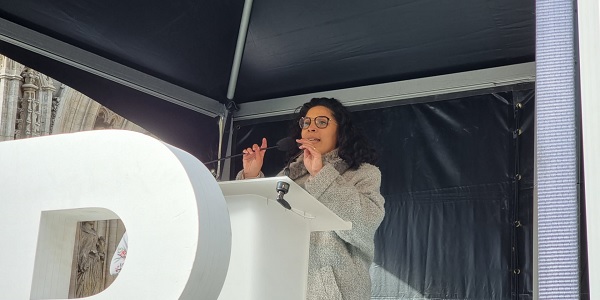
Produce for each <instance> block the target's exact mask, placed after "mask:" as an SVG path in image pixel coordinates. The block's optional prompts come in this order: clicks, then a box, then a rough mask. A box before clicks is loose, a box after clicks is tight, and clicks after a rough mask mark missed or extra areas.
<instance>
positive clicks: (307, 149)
mask: <svg viewBox="0 0 600 300" xmlns="http://www.w3.org/2000/svg"><path fill="white" fill-rule="evenodd" d="M296 142H298V143H299V144H301V145H300V147H299V148H300V149H302V150H304V166H305V167H306V170H308V173H310V175H311V176H315V175H317V173H319V171H321V169H322V168H323V157H322V156H321V153H320V152H319V151H318V150H317V148H315V146H314V145H313V144H312V143H311V142H309V141H308V140H307V139H299V140H296Z"/></svg>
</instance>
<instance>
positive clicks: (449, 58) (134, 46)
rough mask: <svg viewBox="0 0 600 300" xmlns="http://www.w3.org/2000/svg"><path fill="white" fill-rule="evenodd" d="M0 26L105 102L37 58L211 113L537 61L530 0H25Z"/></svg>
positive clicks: (16, 52)
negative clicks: (230, 105)
mask: <svg viewBox="0 0 600 300" xmlns="http://www.w3.org/2000/svg"><path fill="white" fill-rule="evenodd" d="M245 4H246V7H244V5H245ZM0 20H1V22H2V26H1V28H2V29H1V31H0V37H1V38H0V39H1V40H2V44H0V51H2V52H3V53H4V54H5V55H8V56H9V57H14V58H15V59H18V60H20V61H21V62H22V63H24V64H26V65H31V66H32V67H35V68H37V69H38V70H40V71H42V72H46V73H47V74H48V75H50V76H53V77H56V78H57V79H59V80H62V81H63V82H65V83H67V84H70V85H72V86H73V87H74V88H76V89H78V90H80V91H82V92H83V93H86V94H90V95H97V97H95V98H96V99H97V100H98V101H100V102H101V103H103V102H116V101H115V100H111V99H110V98H112V97H115V96H114V95H111V96H108V95H107V96H105V95H104V94H103V93H102V91H94V89H95V84H93V82H91V81H92V80H94V78H93V77H91V78H90V79H89V80H83V79H79V80H77V79H76V78H74V77H77V76H78V74H77V73H76V72H68V71H65V70H56V69H55V68H53V67H52V66H48V64H47V63H46V62H44V61H43V60H42V59H40V55H42V56H46V57H50V58H52V59H55V60H56V59H58V60H60V61H62V62H64V63H68V64H70V65H72V66H74V67H75V68H76V69H81V70H84V71H87V72H92V73H94V74H95V75H97V76H101V77H104V78H107V79H108V80H110V81H113V82H115V83H116V84H125V85H128V86H130V87H134V88H136V89H138V90H142V91H143V92H147V93H149V94H151V95H152V96H154V97H158V98H162V99H166V100H169V101H171V102H175V103H177V104H180V105H183V106H185V107H187V108H190V109H193V110H197V111H200V112H203V113H205V114H207V115H218V114H220V113H221V110H220V107H219V105H218V104H219V103H227V102H229V101H234V102H235V103H237V104H240V105H241V104H244V103H250V102H253V101H259V100H266V99H272V98H281V97H289V96H294V95H300V94H307V93H318V92H324V91H329V90H336V89H344V88H351V87H357V86H365V85H372V84H379V83H387V82H395V81H403V80H408V79H415V78H422V77H430V76H436V75H443V74H451V73H457V72H464V71H471V70H478V69H484V68H491V67H498V66H506V65H511V64H517V63H523V62H531V61H533V60H534V53H535V47H534V28H535V20H534V2H532V1H517V0H511V1H498V0H496V1H477V0H471V1H460V2H449V1H442V2H440V1H390V0H386V1H376V2H366V1H326V2H323V1H314V0H311V1H275V0H264V1H253V2H252V1H247V2H246V3H245V2H244V1H232V0H229V1H169V2H160V3H158V2H156V3H153V2H148V1H136V0H129V1H86V2H85V3H82V2H80V1H61V2H59V3H55V2H52V1H39V0H23V1H18V2H13V3H10V5H2V7H1V8H0ZM240 27H241V28H242V30H240ZM246 27H247V30H244V28H246ZM238 37H239V38H238ZM238 40H239V41H245V42H244V43H241V42H238ZM238 44H239V45H238ZM11 45H16V46H18V47H11ZM236 48H237V50H236ZM23 49H27V50H28V51H31V52H34V53H35V54H36V55H30V56H26V55H25V54H22V52H23ZM236 51H237V52H238V53H239V54H240V60H239V62H238V61H235V54H236ZM236 64H239V75H238V76H231V73H232V70H235V69H236ZM232 83H235V84H232ZM230 85H232V86H233V87H235V89H234V93H233V94H230V95H229V96H230V98H231V99H228V97H227V96H228V93H227V92H228V87H230ZM119 102H126V100H122V99H120V100H119ZM122 105H125V104H122Z"/></svg>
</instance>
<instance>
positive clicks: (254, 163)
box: [242, 138, 267, 178]
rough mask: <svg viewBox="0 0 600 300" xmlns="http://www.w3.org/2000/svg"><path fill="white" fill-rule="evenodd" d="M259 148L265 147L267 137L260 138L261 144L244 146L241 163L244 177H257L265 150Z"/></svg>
mask: <svg viewBox="0 0 600 300" xmlns="http://www.w3.org/2000/svg"><path fill="white" fill-rule="evenodd" d="M261 148H267V139H266V138H263V139H262V144H261V145H260V146H258V145H257V144H254V145H252V148H246V149H245V150H244V151H242V152H243V153H244V156H243V159H242V164H243V165H244V178H255V177H258V174H259V173H260V169H261V168H262V165H263V159H264V157H265V152H267V150H261Z"/></svg>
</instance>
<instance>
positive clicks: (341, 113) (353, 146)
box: [290, 98, 377, 170]
mask: <svg viewBox="0 0 600 300" xmlns="http://www.w3.org/2000/svg"><path fill="white" fill-rule="evenodd" d="M315 106H323V107H326V108H328V109H329V110H331V112H332V113H333V118H334V119H335V121H336V123H337V124H338V131H337V148H338V155H339V156H340V158H341V159H343V160H344V161H345V162H346V163H347V164H348V166H349V168H350V169H354V170H356V169H358V167H360V165H361V164H362V163H370V164H374V163H375V162H376V160H377V155H376V153H375V149H374V148H373V147H372V146H371V145H370V144H369V142H368V141H367V139H366V137H365V136H364V134H363V133H362V132H361V131H360V130H358V128H356V127H355V126H354V123H353V122H352V115H351V114H350V111H348V109H347V108H346V107H345V106H344V105H343V104H342V103H341V102H340V101H338V100H337V99H335V98H313V99H311V100H310V101H309V102H307V103H304V105H302V106H301V107H298V108H297V109H296V113H295V114H296V116H295V117H294V119H293V123H292V124H291V125H290V136H291V137H294V138H300V137H301V136H302V129H301V128H300V126H298V120H299V119H300V118H301V117H304V116H306V113H307V112H308V110H309V109H311V108H313V107H315ZM295 154H298V151H295V152H294V153H290V156H294V155H295Z"/></svg>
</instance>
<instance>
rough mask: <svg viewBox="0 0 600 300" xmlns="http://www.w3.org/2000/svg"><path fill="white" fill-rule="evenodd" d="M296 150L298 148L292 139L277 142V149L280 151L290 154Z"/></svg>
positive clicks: (286, 138)
mask: <svg viewBox="0 0 600 300" xmlns="http://www.w3.org/2000/svg"><path fill="white" fill-rule="evenodd" d="M296 148H298V143H296V139H294V138H293V137H289V136H288V137H285V138H282V139H281V140H279V141H277V149H278V150H280V151H286V152H290V151H292V150H294V149H296Z"/></svg>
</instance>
